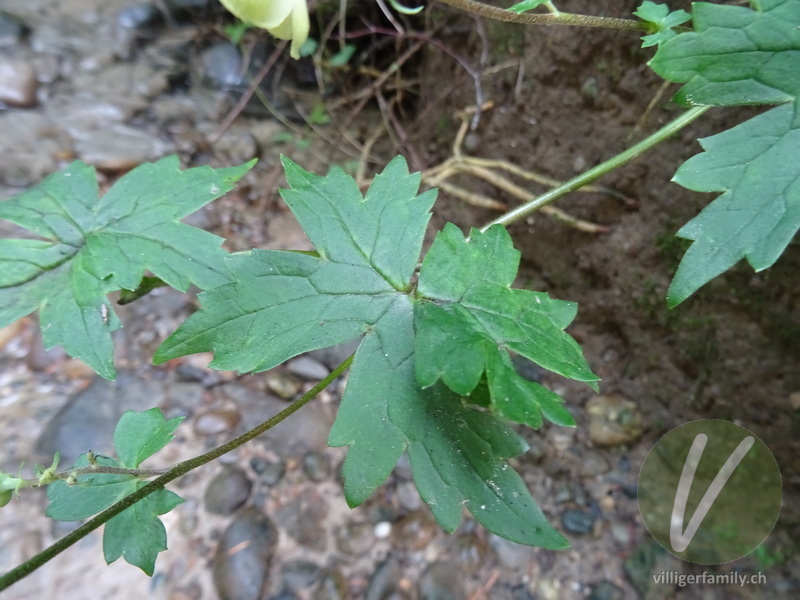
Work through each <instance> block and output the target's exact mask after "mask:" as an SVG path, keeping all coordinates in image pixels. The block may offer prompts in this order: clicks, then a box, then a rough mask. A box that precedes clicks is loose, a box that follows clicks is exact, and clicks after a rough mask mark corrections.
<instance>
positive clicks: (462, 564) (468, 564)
mask: <svg viewBox="0 0 800 600" xmlns="http://www.w3.org/2000/svg"><path fill="white" fill-rule="evenodd" d="M452 553H453V554H452V561H453V563H454V564H455V565H456V566H458V567H459V568H460V569H461V570H463V571H464V572H466V573H473V572H475V571H477V570H478V569H480V568H481V566H482V565H485V564H486V563H487V556H488V555H489V548H488V547H487V545H486V543H485V542H483V541H482V540H481V539H480V538H478V536H476V535H475V534H474V533H468V534H465V535H460V536H458V537H457V538H456V539H455V541H454V542H453V546H452Z"/></svg>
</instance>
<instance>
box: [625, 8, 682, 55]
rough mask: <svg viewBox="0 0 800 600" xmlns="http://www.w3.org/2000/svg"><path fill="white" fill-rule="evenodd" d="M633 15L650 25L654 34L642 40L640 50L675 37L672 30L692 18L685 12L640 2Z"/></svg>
mask: <svg viewBox="0 0 800 600" xmlns="http://www.w3.org/2000/svg"><path fill="white" fill-rule="evenodd" d="M633 14H634V15H636V16H637V17H639V18H640V19H642V20H643V21H647V22H648V23H650V24H652V30H653V32H654V33H652V34H650V35H646V36H644V37H643V38H642V48H647V47H649V46H657V45H658V44H661V43H663V42H666V41H667V40H669V39H672V38H673V37H675V35H677V34H676V33H675V31H673V29H672V28H673V27H677V26H678V25H682V24H683V23H686V21H689V20H691V18H692V15H690V14H689V13H687V12H686V11H685V10H675V11H670V10H669V7H668V6H667V5H666V4H656V3H655V2H649V1H648V2H642V5H641V6H640V7H639V8H638V9H636V11H635V12H634V13H633Z"/></svg>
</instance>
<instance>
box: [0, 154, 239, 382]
mask: <svg viewBox="0 0 800 600" xmlns="http://www.w3.org/2000/svg"><path fill="white" fill-rule="evenodd" d="M252 164H253V163H248V164H247V165H243V166H241V167H235V168H230V169H217V170H214V169H212V168H210V167H198V168H194V169H187V170H184V171H181V170H180V169H179V167H180V162H179V159H178V157H176V156H173V157H168V158H164V159H162V160H160V161H158V162H156V163H145V164H143V165H141V166H139V167H137V168H136V169H134V170H133V171H131V172H130V173H128V174H126V175H124V176H123V177H122V178H120V180H119V181H117V182H116V183H115V184H114V186H113V187H112V188H111V189H110V190H109V191H108V192H107V193H106V194H105V195H104V196H103V197H102V198H101V197H99V189H98V186H97V179H96V177H95V173H94V169H93V168H91V167H89V166H88V165H86V164H84V163H81V162H74V163H72V164H71V165H70V166H69V167H68V168H67V169H66V170H64V171H61V172H59V173H54V174H53V175H50V176H49V177H47V178H46V179H45V180H44V181H43V182H42V183H41V184H39V185H38V186H36V187H35V188H33V189H31V190H30V191H28V192H26V193H24V194H22V195H20V196H16V197H14V198H11V199H9V200H6V201H4V202H0V219H6V220H9V221H12V222H14V223H16V224H17V225H20V226H22V227H24V228H26V229H27V230H29V231H30V232H31V234H33V235H36V236H38V237H40V238H44V239H37V240H34V239H3V240H0V327H3V326H5V325H7V324H9V323H12V322H14V321H16V320H17V319H19V318H21V317H23V316H25V315H27V314H29V313H31V312H33V311H35V310H39V320H40V323H41V327H42V337H43V341H44V344H45V347H46V348H48V349H49V348H52V347H53V346H56V345H60V346H63V347H64V349H65V350H66V351H67V352H68V353H69V354H70V355H71V356H74V357H76V358H80V359H81V360H83V361H84V362H86V363H87V364H88V365H89V366H91V367H92V368H93V369H94V370H95V371H97V372H98V373H99V374H100V375H102V376H103V377H106V378H107V379H113V378H114V376H115V371H114V361H113V351H114V348H113V343H112V341H111V333H112V332H113V331H115V330H117V329H118V328H119V327H120V322H119V320H118V318H117V316H116V313H115V312H114V309H113V308H112V306H111V304H110V302H109V301H108V299H107V298H106V295H107V294H108V293H110V292H113V291H116V290H120V289H125V290H133V289H136V287H137V286H138V285H139V282H140V281H141V280H142V277H143V276H144V274H145V271H150V272H151V273H153V274H154V275H155V276H157V277H159V278H161V279H162V280H164V281H165V282H166V283H167V284H169V285H170V286H172V287H174V288H176V289H179V290H181V291H185V290H186V289H187V288H188V287H189V285H190V284H195V285H197V286H198V287H200V288H202V289H206V288H209V287H214V286H217V285H220V284H222V283H224V282H226V281H230V274H229V273H228V272H227V268H226V266H225V262H224V257H225V256H226V254H227V253H226V252H225V251H223V250H222V249H221V248H220V244H221V243H222V239H221V238H218V237H216V236H214V235H212V234H210V233H208V232H205V231H202V230H200V229H196V228H194V227H190V226H189V225H185V224H183V223H181V222H180V219H182V218H184V217H186V216H187V215H189V214H191V213H192V212H195V211H196V210H198V209H200V208H201V207H202V206H204V205H206V204H207V203H209V202H211V201H212V200H214V199H215V198H218V197H220V196H222V195H223V194H225V193H226V192H227V191H229V190H231V189H232V188H233V185H234V183H235V182H236V181H237V180H238V179H239V178H240V177H241V176H242V175H243V174H244V173H245V172H246V171H247V170H248V169H249V168H250V167H251V166H252Z"/></svg>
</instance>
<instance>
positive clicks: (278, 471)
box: [250, 457, 286, 487]
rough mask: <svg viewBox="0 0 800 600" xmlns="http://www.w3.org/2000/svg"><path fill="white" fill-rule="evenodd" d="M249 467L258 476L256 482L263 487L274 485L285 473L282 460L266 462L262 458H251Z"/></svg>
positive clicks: (284, 465) (284, 464)
mask: <svg viewBox="0 0 800 600" xmlns="http://www.w3.org/2000/svg"><path fill="white" fill-rule="evenodd" d="M250 466H251V467H252V468H253V470H254V471H255V472H256V473H257V474H258V480H259V481H260V482H261V483H263V484H264V485H268V486H270V487H271V486H273V485H276V484H277V483H278V482H279V481H280V480H281V479H283V475H284V473H286V463H285V462H283V461H282V460H276V461H268V460H265V459H263V458H259V457H256V458H253V459H251V460H250Z"/></svg>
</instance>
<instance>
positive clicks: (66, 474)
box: [17, 465, 167, 488]
mask: <svg viewBox="0 0 800 600" xmlns="http://www.w3.org/2000/svg"><path fill="white" fill-rule="evenodd" d="M166 472H167V469H126V468H124V467H110V466H106V465H97V466H93V467H92V466H89V467H81V468H80V469H68V470H66V471H61V472H60V473H53V474H51V475H50V476H49V478H48V481H46V482H45V483H44V484H43V483H42V481H41V480H40V479H39V478H38V477H32V478H30V479H18V480H17V481H19V482H21V485H20V487H22V488H26V487H40V486H42V485H47V484H48V483H51V482H53V481H55V480H57V479H69V478H70V477H80V476H81V475H130V476H132V477H144V478H148V477H158V476H159V475H163V474H164V473H166Z"/></svg>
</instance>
